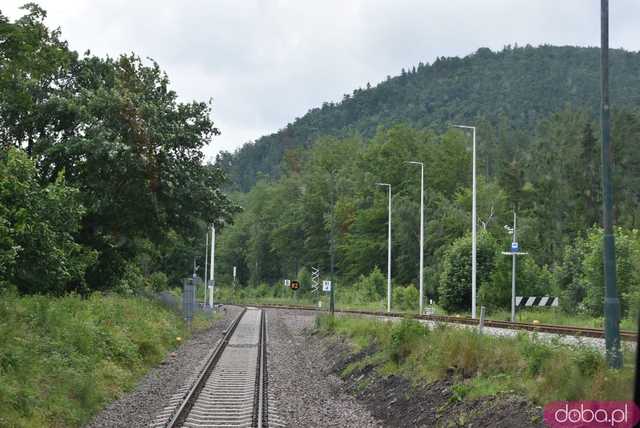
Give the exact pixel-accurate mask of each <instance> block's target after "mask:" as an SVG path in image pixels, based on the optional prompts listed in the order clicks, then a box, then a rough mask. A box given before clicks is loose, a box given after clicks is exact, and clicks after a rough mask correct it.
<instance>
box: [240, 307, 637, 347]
mask: <svg viewBox="0 0 640 428" xmlns="http://www.w3.org/2000/svg"><path fill="white" fill-rule="evenodd" d="M252 306H256V307H261V308H273V309H291V310H306V311H317V312H326V311H322V310H319V309H318V308H317V307H315V306H311V305H283V304H253V305H252ZM335 312H337V313H343V314H353V315H370V316H376V317H389V318H412V319H417V320H426V321H434V322H445V323H452V324H465V325H478V323H479V320H478V319H473V318H471V317H456V316H451V315H418V314H410V313H400V312H376V311H365V310H355V309H336V311H335ZM484 326H485V327H494V328H501V329H506V330H525V331H531V332H541V333H552V334H561V335H566V336H575V337H593V338H599V339H603V338H604V330H603V329H600V328H591V327H575V326H567V325H558V324H533V323H524V322H511V321H498V320H491V319H485V320H484ZM637 337H638V333H636V332H633V331H628V330H621V331H620V339H621V340H623V341H628V342H631V341H635V340H636V339H637Z"/></svg>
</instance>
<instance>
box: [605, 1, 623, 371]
mask: <svg viewBox="0 0 640 428" xmlns="http://www.w3.org/2000/svg"><path fill="white" fill-rule="evenodd" d="M600 44H601V46H600V78H601V80H600V94H601V103H600V124H601V126H600V127H601V130H602V196H603V197H602V200H603V207H602V208H603V213H602V223H603V228H604V237H603V259H604V260H603V261H604V320H605V322H604V327H605V345H606V348H607V352H606V354H607V362H608V364H609V367H611V368H621V367H622V354H621V353H620V300H619V299H618V290H617V288H616V250H615V238H614V235H613V185H612V182H611V169H612V162H611V157H612V155H611V151H612V147H611V142H610V141H609V133H610V116H609V115H610V111H609V0H600Z"/></svg>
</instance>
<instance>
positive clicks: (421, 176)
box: [407, 161, 424, 315]
mask: <svg viewBox="0 0 640 428" xmlns="http://www.w3.org/2000/svg"><path fill="white" fill-rule="evenodd" d="M407 163H410V164H414V165H420V278H419V282H420V305H419V307H420V315H422V313H423V309H422V305H423V302H424V163H422V162H415V161H408V162H407Z"/></svg>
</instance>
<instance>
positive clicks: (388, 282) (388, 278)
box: [376, 183, 391, 312]
mask: <svg viewBox="0 0 640 428" xmlns="http://www.w3.org/2000/svg"><path fill="white" fill-rule="evenodd" d="M376 185H377V186H386V187H388V188H389V234H388V235H389V236H388V242H387V312H391V184H389V183H376Z"/></svg>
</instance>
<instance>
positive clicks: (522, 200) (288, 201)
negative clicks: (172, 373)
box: [218, 46, 640, 315]
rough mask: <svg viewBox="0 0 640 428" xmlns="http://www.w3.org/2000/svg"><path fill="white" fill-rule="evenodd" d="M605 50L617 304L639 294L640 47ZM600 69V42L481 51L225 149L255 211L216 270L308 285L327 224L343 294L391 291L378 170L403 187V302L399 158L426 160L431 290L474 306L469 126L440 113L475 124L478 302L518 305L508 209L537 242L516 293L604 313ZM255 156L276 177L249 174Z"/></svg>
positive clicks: (397, 275)
mask: <svg viewBox="0 0 640 428" xmlns="http://www.w3.org/2000/svg"><path fill="white" fill-rule="evenodd" d="M612 58H613V66H612V70H613V78H612V85H613V88H614V90H613V94H612V100H613V106H614V113H613V125H612V129H613V131H612V132H613V133H612V140H613V146H614V158H615V167H614V180H615V197H614V200H615V217H616V222H617V225H618V229H617V248H618V258H617V264H618V278H619V281H618V287H619V291H620V293H621V296H622V302H623V308H622V309H623V312H624V314H625V315H632V314H631V313H630V312H629V310H630V309H633V310H634V311H635V310H636V309H635V308H637V307H638V303H640V300H638V299H639V298H640V235H639V233H638V227H639V226H640V204H639V202H640V190H639V189H640V150H639V144H640V110H639V109H638V107H637V106H638V102H637V101H638V94H640V81H638V77H639V76H640V74H638V72H637V70H638V67H639V66H640V56H639V55H638V54H637V53H628V52H623V51H614V52H613V55H612ZM598 78H599V63H598V50H597V49H585V48H569V47H566V48H556V47H550V46H543V47H540V48H531V47H526V48H507V49H505V50H504V51H502V52H498V53H492V52H490V51H488V50H486V49H481V50H479V51H478V52H477V53H476V54H474V55H472V56H470V57H467V58H464V59H458V58H452V59H446V60H445V59H440V60H438V61H436V63H434V64H433V65H431V66H423V65H420V66H419V67H418V68H417V69H416V70H415V71H414V70H413V69H412V70H411V71H410V72H403V73H402V75H401V76H398V77H395V78H393V79H390V80H388V81H387V82H384V83H381V84H380V85H378V86H377V87H376V88H371V89H367V90H357V91H355V92H354V96H353V97H345V99H344V101H343V102H342V103H340V104H338V105H325V106H323V107H322V108H321V109H314V110H312V111H311V112H310V113H308V114H307V115H306V116H305V117H304V118H302V119H298V120H297V121H296V122H294V123H293V124H292V125H289V126H288V127H287V128H286V130H284V131H281V132H280V133H278V134H274V135H271V136H268V137H265V138H263V139H260V140H258V141H257V142H256V144H255V145H246V146H245V147H243V148H242V149H240V150H239V151H238V152H236V153H235V154H233V155H230V154H226V153H223V154H222V155H221V156H220V157H219V159H218V162H219V164H221V165H222V166H223V167H224V168H226V169H228V171H229V173H230V175H232V176H234V177H235V178H236V179H237V180H238V181H237V182H236V184H238V185H239V188H240V189H243V188H250V190H249V191H248V192H238V193H237V194H235V196H234V198H235V199H236V200H237V201H238V203H239V204H240V205H241V206H243V207H244V208H245V211H244V212H243V213H242V214H240V215H239V216H237V218H236V224H235V225H234V226H232V227H230V228H229V229H228V230H227V231H226V232H225V233H223V235H222V238H221V240H220V246H221V251H220V252H219V254H220V255H221V256H220V257H221V266H220V267H219V270H218V272H220V275H223V278H224V280H225V281H226V282H229V281H230V276H229V275H230V272H231V271H232V266H237V268H238V272H239V279H240V283H241V284H249V285H252V286H256V285H259V284H260V283H263V282H264V283H266V284H271V285H274V284H278V283H279V282H280V280H281V279H282V278H291V277H294V276H298V277H299V278H302V279H303V282H304V283H305V287H308V286H309V270H310V268H311V267H312V266H318V267H320V270H321V272H322V275H323V276H324V277H327V276H328V274H329V270H330V246H331V241H332V239H334V240H335V248H336V276H337V279H338V284H339V285H338V287H341V288H339V289H340V293H341V296H343V298H344V299H345V300H346V301H357V300H358V299H361V300H368V301H375V300H376V299H382V298H383V296H384V294H385V286H384V276H383V274H382V273H381V271H382V272H385V271H386V257H387V255H386V251H387V240H386V234H387V195H386V192H385V191H383V190H381V189H380V188H379V187H377V186H375V185H374V183H376V182H385V183H390V184H391V187H392V192H393V208H392V210H393V222H392V226H393V243H392V247H393V248H392V254H393V257H392V275H393V281H394V283H395V285H394V289H396V290H397V291H396V292H394V296H396V294H397V296H396V297H397V299H399V300H407V299H404V297H403V296H404V295H405V294H406V293H409V291H411V293H413V291H412V290H413V289H414V287H415V286H416V284H417V283H418V280H417V278H418V255H419V195H420V193H419V192H420V188H419V186H420V177H419V167H417V166H415V165H408V164H406V163H405V162H406V161H421V162H424V163H425V183H426V184H425V186H426V190H425V192H426V195H425V203H426V214H425V217H426V225H425V236H426V248H425V266H426V267H425V269H426V271H425V282H426V285H427V293H428V296H427V297H428V298H431V299H435V300H436V301H437V302H438V303H439V304H440V305H441V306H442V307H444V308H445V309H447V310H450V311H459V310H466V309H467V308H468V307H469V305H470V282H471V281H470V263H471V260H470V259H471V258H470V252H471V239H470V229H471V227H470V226H471V225H470V212H471V152H470V146H471V138H470V135H469V134H465V133H463V132H461V131H460V130H457V129H452V128H448V127H447V126H445V125H446V122H447V121H449V120H450V119H451V120H454V119H455V120H461V121H462V120H464V122H463V123H466V124H473V125H476V126H477V127H478V162H479V165H478V174H479V194H478V204H479V208H478V209H479V212H478V228H479V230H480V242H479V248H478V260H479V261H478V263H479V271H478V283H479V285H480V299H481V303H482V304H484V305H486V306H488V307H489V308H492V309H500V308H506V307H508V305H509V302H510V292H511V291H510V281H511V278H510V274H511V259H510V258H509V257H505V256H503V255H502V254H501V252H502V251H505V250H507V248H508V246H509V241H510V239H511V237H510V236H509V235H508V234H507V232H506V230H505V229H504V225H507V224H511V223H512V216H513V210H515V211H516V212H517V214H518V219H519V221H518V224H519V228H518V241H519V242H520V244H521V247H522V248H524V251H527V252H528V253H529V255H528V256H527V257H525V258H523V259H521V261H520V263H519V265H518V277H519V279H518V295H553V296H561V303H562V305H563V307H564V308H565V310H567V311H570V312H575V311H580V312H583V313H586V314H590V315H600V314H601V312H602V302H603V279H602V257H601V249H600V232H599V229H598V225H599V224H600V216H601V209H602V201H601V183H600V162H601V160H600V141H599V138H600V131H599V122H598V116H597V114H596V113H597V105H598V100H599V90H598V87H597V85H598V83H597V82H598ZM516 82H518V83H517V84H516ZM380 94H384V95H380ZM410 96H411V97H413V98H412V99H413V102H410V101H409V97H410ZM426 99H429V100H431V101H430V104H429V105H431V106H434V107H433V109H432V110H425V100H426ZM375 100H377V101H375ZM312 124H315V125H312ZM352 131H354V132H352ZM316 134H326V135H323V136H320V137H317V138H316V137H314V135H316ZM260 171H262V172H265V173H266V174H264V175H262V176H261V178H260V179H259V180H258V181H257V183H256V184H255V185H254V186H252V181H253V180H254V179H255V176H254V175H251V174H253V173H254V172H260ZM238 174H241V176H238ZM242 174H244V175H242ZM258 176H260V174H258ZM225 276H226V277H225ZM405 286H406V287H405ZM278 288H279V287H276V288H274V289H273V291H272V293H273V294H275V295H277V294H278V293H280V291H278ZM261 290H268V289H266V288H264V287H262V288H261ZM267 292H268V291H267ZM405 292H406V293H405ZM414 300H415V299H414ZM415 305H417V301H415V302H412V304H411V305H409V306H415Z"/></svg>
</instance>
